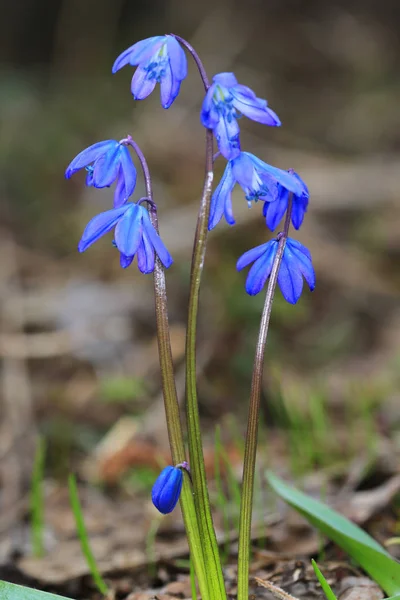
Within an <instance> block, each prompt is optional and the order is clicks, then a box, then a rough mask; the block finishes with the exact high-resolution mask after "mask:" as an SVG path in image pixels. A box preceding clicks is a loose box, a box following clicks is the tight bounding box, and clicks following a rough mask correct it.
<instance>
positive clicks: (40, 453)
mask: <svg viewBox="0 0 400 600" xmlns="http://www.w3.org/2000/svg"><path fill="white" fill-rule="evenodd" d="M45 457H46V445H45V441H44V440H43V439H42V438H39V440H38V443H37V446H36V452H35V458H34V462H33V472H32V485H31V497H30V505H31V539H32V551H33V555H34V556H36V557H38V558H40V557H41V556H43V555H44V544H43V531H44V517H43V515H44V502H43V478H44V466H45Z"/></svg>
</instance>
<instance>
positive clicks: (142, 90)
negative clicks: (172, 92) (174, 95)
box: [131, 67, 157, 100]
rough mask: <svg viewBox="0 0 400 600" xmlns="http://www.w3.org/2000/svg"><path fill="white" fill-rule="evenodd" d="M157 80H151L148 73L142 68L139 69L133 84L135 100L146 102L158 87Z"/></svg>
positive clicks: (135, 73) (132, 90) (134, 75)
mask: <svg viewBox="0 0 400 600" xmlns="http://www.w3.org/2000/svg"><path fill="white" fill-rule="evenodd" d="M156 83H157V79H156V78H155V77H153V78H152V79H149V77H148V72H147V71H146V70H145V69H142V67H138V68H137V69H136V71H135V72H134V74H133V77H132V82H131V92H132V96H133V97H134V99H135V100H144V99H145V98H147V96H149V95H150V94H151V92H152V91H153V90H154V88H155V87H156Z"/></svg>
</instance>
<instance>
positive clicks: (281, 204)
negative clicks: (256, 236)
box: [263, 186, 289, 231]
mask: <svg viewBox="0 0 400 600" xmlns="http://www.w3.org/2000/svg"><path fill="white" fill-rule="evenodd" d="M288 201H289V191H288V190H287V189H286V188H283V187H282V186H279V195H278V199H277V200H274V201H273V202H265V204H264V208H263V214H264V217H266V223H267V225H268V227H269V228H270V230H271V231H274V230H275V229H276V227H277V226H278V223H279V222H280V221H281V219H282V217H283V215H284V214H285V212H286V209H287V206H288Z"/></svg>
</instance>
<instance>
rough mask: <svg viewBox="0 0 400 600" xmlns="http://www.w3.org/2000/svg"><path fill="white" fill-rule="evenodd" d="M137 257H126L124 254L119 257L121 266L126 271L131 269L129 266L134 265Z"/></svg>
mask: <svg viewBox="0 0 400 600" xmlns="http://www.w3.org/2000/svg"><path fill="white" fill-rule="evenodd" d="M134 258H135V257H134V256H126V255H125V254H122V252H121V253H120V255H119V264H120V265H121V267H122V268H123V269H126V268H127V267H129V265H131V264H132V261H133V259H134Z"/></svg>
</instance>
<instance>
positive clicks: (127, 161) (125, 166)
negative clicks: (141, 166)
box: [120, 146, 136, 200]
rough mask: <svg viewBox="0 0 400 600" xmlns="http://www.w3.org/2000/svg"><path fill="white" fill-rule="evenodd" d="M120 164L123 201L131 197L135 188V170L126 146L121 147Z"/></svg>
mask: <svg viewBox="0 0 400 600" xmlns="http://www.w3.org/2000/svg"><path fill="white" fill-rule="evenodd" d="M120 162H121V167H122V173H123V177H124V181H125V191H126V196H125V200H127V199H128V198H129V196H131V195H132V194H133V192H134V190H135V186H136V169H135V165H134V164H133V162H132V158H131V155H130V153H129V150H128V148H127V147H126V146H122V147H121V155H120Z"/></svg>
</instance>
